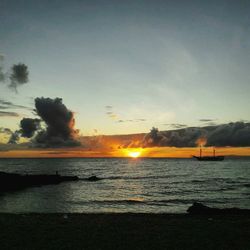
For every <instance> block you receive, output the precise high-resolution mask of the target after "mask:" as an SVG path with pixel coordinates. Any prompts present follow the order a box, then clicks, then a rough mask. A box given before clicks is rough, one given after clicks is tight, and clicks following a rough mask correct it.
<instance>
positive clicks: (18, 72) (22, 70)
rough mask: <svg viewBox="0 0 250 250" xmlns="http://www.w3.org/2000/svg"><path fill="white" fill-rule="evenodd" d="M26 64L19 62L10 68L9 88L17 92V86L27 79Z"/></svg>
mask: <svg viewBox="0 0 250 250" xmlns="http://www.w3.org/2000/svg"><path fill="white" fill-rule="evenodd" d="M28 77H29V71H28V66H27V65H25V64H23V63H19V64H14V65H13V66H12V68H11V75H10V84H9V88H10V89H13V90H14V91H16V92H17V88H18V87H19V86H21V85H23V84H25V83H27V82H28V81H29V78H28Z"/></svg>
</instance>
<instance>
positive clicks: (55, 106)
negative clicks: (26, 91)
mask: <svg viewBox="0 0 250 250" xmlns="http://www.w3.org/2000/svg"><path fill="white" fill-rule="evenodd" d="M35 107H36V110H35V111H36V113H37V115H38V116H40V118H41V120H42V121H44V122H45V124H46V128H45V129H43V130H41V131H39V132H38V134H37V136H36V137H35V145H36V146H38V147H64V146H79V145H80V142H79V141H77V140H76V137H77V135H78V132H79V131H78V130H76V129H75V128H74V126H75V119H74V113H73V112H72V111H70V110H68V109H67V107H66V106H65V105H64V104H63V103H62V99H61V98H55V99H51V98H43V97H41V98H36V99H35Z"/></svg>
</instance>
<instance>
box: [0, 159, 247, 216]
mask: <svg viewBox="0 0 250 250" xmlns="http://www.w3.org/2000/svg"><path fill="white" fill-rule="evenodd" d="M0 171H6V172H15V173H22V174H23V173H30V174H31V173H32V174H38V173H39V174H40V173H42V174H54V173H55V172H56V171H58V172H59V173H60V174H62V175H77V176H79V177H81V178H86V177H89V176H91V175H97V176H98V177H101V178H103V180H101V181H98V182H87V181H84V180H80V181H77V182H65V183H61V184H59V185H48V186H43V187H33V188H27V189H25V190H22V191H18V192H13V193H8V194H1V195H0V212H14V213H21V212H42V213H43V212H63V213H64V212H65V213H66V212H67V213H71V212H86V213H93V212H145V213H152V212H153V213H162V212H167V213H182V212H185V211H186V209H187V208H188V207H189V206H190V205H191V204H192V203H193V202H194V201H200V202H203V203H204V204H206V205H210V206H216V207H233V206H234V207H240V208H250V185H249V184H250V158H240V159H226V160H225V161H223V162H198V161H195V160H193V159H136V160H135V159H126V158H125V159H0Z"/></svg>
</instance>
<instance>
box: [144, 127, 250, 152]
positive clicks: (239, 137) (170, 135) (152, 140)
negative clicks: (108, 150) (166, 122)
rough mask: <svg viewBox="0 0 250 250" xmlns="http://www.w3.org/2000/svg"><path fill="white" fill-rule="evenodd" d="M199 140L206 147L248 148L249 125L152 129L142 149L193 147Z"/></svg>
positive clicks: (249, 144) (249, 138) (145, 138)
mask: <svg viewBox="0 0 250 250" xmlns="http://www.w3.org/2000/svg"><path fill="white" fill-rule="evenodd" d="M199 138H203V139H206V141H207V143H206V145H207V146H218V147H226V146H232V147H244V146H250V123H244V122H234V123H228V124H222V125H215V126H205V127H188V128H184V129H177V130H168V131H159V130H158V129H157V128H152V129H151V131H150V132H149V133H148V134H147V135H145V137H144V139H143V142H142V146H143V147H156V146H157V147H164V146H169V147H195V146H196V145H197V141H198V140H199Z"/></svg>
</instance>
